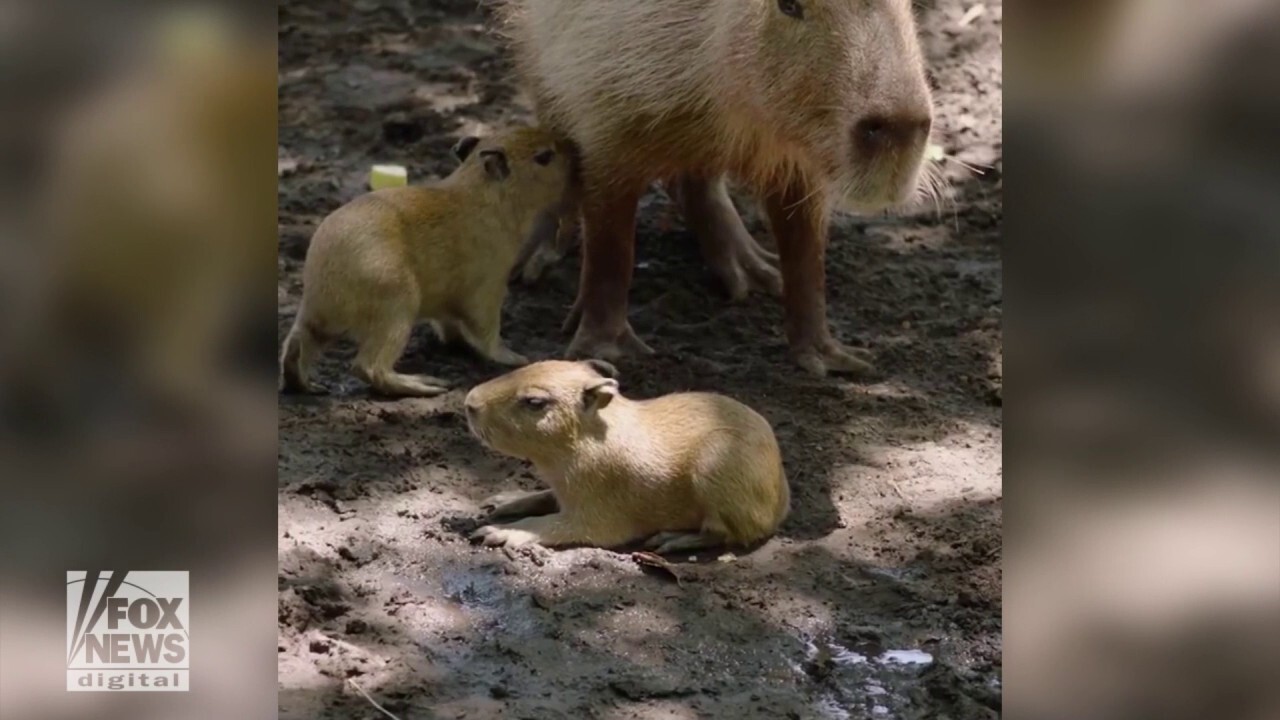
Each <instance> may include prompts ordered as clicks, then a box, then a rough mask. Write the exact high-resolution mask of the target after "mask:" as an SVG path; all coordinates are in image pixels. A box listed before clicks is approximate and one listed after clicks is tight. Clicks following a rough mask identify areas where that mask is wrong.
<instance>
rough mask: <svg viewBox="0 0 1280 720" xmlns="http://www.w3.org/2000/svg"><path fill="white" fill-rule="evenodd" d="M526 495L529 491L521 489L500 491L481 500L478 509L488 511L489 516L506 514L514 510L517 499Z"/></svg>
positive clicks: (519, 499) (521, 498)
mask: <svg viewBox="0 0 1280 720" xmlns="http://www.w3.org/2000/svg"><path fill="white" fill-rule="evenodd" d="M528 495H529V493H527V492H525V491H523V490H513V491H510V492H500V493H498V494H497V495H490V496H489V497H487V498H485V499H484V500H481V501H480V509H481V510H484V511H486V512H488V513H489V515H490V516H500V515H507V514H510V513H511V512H512V511H513V510H515V509H516V506H517V504H518V503H519V501H521V500H523V499H525V498H526V497H528Z"/></svg>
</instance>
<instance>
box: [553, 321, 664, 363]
mask: <svg viewBox="0 0 1280 720" xmlns="http://www.w3.org/2000/svg"><path fill="white" fill-rule="evenodd" d="M652 354H653V348H651V347H649V346H648V345H647V344H645V342H644V341H643V340H641V339H640V337H639V336H638V335H636V333H635V331H634V330H632V329H631V323H627V324H626V325H625V326H624V327H623V329H622V332H620V333H618V334H617V335H616V336H614V337H608V336H604V335H601V334H597V333H592V332H588V331H585V328H584V327H581V326H580V327H579V328H578V332H577V333H576V334H575V335H574V337H573V341H572V342H570V343H569V349H568V350H567V351H566V355H567V356H568V357H570V358H598V359H601V360H609V361H617V360H621V359H622V358H624V357H629V356H642V355H652Z"/></svg>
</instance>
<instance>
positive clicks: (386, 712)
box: [347, 678, 400, 720]
mask: <svg viewBox="0 0 1280 720" xmlns="http://www.w3.org/2000/svg"><path fill="white" fill-rule="evenodd" d="M347 682H349V683H351V687H353V688H355V689H356V690H357V691H359V692H360V694H361V695H363V696H364V699H365V700H368V701H369V704H370V705H372V706H373V707H374V708H376V709H377V710H378V712H380V713H382V714H383V715H386V716H387V717H389V718H391V720H400V718H398V717H396V716H395V715H393V714H392V713H391V711H390V710H388V709H386V708H384V707H382V706H381V705H379V704H378V701H377V700H374V699H373V698H371V697H369V693H367V692H365V691H364V688H362V687H360V684H359V683H357V682H356V681H355V680H353V679H351V678H347Z"/></svg>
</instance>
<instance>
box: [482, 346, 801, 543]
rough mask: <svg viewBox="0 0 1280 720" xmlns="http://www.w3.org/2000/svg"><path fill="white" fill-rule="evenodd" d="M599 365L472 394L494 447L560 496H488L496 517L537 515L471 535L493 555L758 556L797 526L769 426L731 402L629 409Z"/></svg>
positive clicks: (689, 398) (656, 402)
mask: <svg viewBox="0 0 1280 720" xmlns="http://www.w3.org/2000/svg"><path fill="white" fill-rule="evenodd" d="M616 373H617V371H616V369H614V368H613V366H612V365H609V364H608V363H605V362H603V361H599V360H588V361H583V362H569V361H563V360H552V361H545V362H540V363H535V364H533V365H529V366H527V367H524V368H520V369H518V370H515V371H513V372H511V373H508V374H506V375H503V376H502V377H499V378H496V379H494V380H490V381H489V382H486V383H483V384H481V385H478V386H476V387H475V388H473V389H472V390H471V392H469V393H468V394H467V397H466V401H465V403H466V412H467V421H468V423H469V425H470V427H471V430H472V432H473V433H475V435H476V436H477V437H479V438H480V439H481V440H482V441H483V442H484V443H485V444H486V445H487V446H489V447H490V448H492V449H494V450H497V451H498V452H501V453H504V454H506V455H511V456H513V457H517V458H521V459H524V460H528V461H530V462H532V463H533V464H534V466H535V467H536V468H537V471H538V474H539V476H540V477H541V478H542V479H543V481H545V482H546V483H547V485H549V486H550V490H544V491H541V492H536V493H514V494H510V493H509V494H504V495H499V496H495V497H494V498H490V499H489V500H488V501H486V502H485V506H489V507H493V508H494V510H493V516H494V517H502V516H508V517H509V516H519V515H528V516H530V517H526V518H524V519H522V520H518V521H516V522H513V523H509V524H505V525H487V526H485V527H482V528H480V529H479V530H477V531H476V532H475V534H474V535H473V537H474V538H476V539H480V540H482V541H483V542H484V543H485V544H487V545H520V544H525V543H538V544H541V545H547V546H565V545H595V546H600V547H617V546H621V545H625V544H628V543H632V542H636V541H641V540H643V541H645V545H646V547H649V548H651V549H654V550H657V551H658V552H662V553H668V552H678V551H693V550H698V549H701V548H706V547H717V546H722V545H729V546H750V545H753V544H755V543H758V542H760V541H762V540H765V539H766V538H768V537H769V536H770V535H772V534H773V533H774V532H775V531H776V530H777V528H778V526H779V525H780V524H781V523H782V521H783V519H784V518H785V517H786V516H787V512H788V509H789V505H790V490H789V488H788V486H787V478H786V473H785V472H784V470H783V467H782V456H781V453H780V451H779V449H778V442H777V439H776V437H775V436H774V434H773V429H772V428H771V427H770V426H769V423H768V421H766V420H765V419H764V418H763V417H761V416H760V415H759V414H758V413H756V412H755V411H754V410H752V409H751V408H749V407H747V406H746V405H743V404H742V403H740V402H738V401H736V400H733V399H732V398H729V397H726V396H724V395H716V394H712V393H698V392H690V393H676V394H672V395H664V396H662V397H658V398H653V399H651V400H631V399H628V398H626V397H623V396H622V395H621V394H620V393H619V391H618V381H617V380H616V379H615V376H616Z"/></svg>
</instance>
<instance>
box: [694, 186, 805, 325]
mask: <svg viewBox="0 0 1280 720" xmlns="http://www.w3.org/2000/svg"><path fill="white" fill-rule="evenodd" d="M679 188H680V190H679V192H678V193H676V197H678V198H679V200H680V205H681V208H682V210H683V213H684V219H685V223H686V224H687V225H688V226H689V229H690V230H691V231H692V232H693V234H694V236H695V237H697V238H698V244H699V245H700V246H701V247H702V256H703V259H704V260H705V261H706V263H707V266H708V267H709V268H710V269H711V272H712V273H714V274H715V276H716V278H717V279H719V281H720V282H721V284H722V285H723V286H724V289H725V291H726V292H728V293H729V297H730V298H732V299H733V300H743V299H745V298H746V297H747V293H749V292H750V291H752V290H760V291H763V292H767V293H770V294H772V295H775V296H781V295H782V275H781V274H779V273H778V269H777V268H776V267H774V266H773V263H775V262H777V261H778V258H777V257H776V256H774V255H773V254H772V253H770V252H768V251H767V250H765V249H764V248H762V247H760V243H758V242H756V239H755V238H753V237H751V233H749V232H747V227H746V226H745V225H743V224H742V217H741V216H740V215H739V214H738V210H737V208H735V207H734V206H733V200H732V199H730V197H729V189H728V187H727V186H726V185H725V182H724V178H723V177H717V178H713V179H706V178H699V177H693V176H684V177H682V178H681V179H680V182H679Z"/></svg>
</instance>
